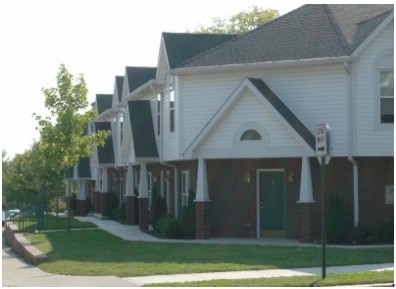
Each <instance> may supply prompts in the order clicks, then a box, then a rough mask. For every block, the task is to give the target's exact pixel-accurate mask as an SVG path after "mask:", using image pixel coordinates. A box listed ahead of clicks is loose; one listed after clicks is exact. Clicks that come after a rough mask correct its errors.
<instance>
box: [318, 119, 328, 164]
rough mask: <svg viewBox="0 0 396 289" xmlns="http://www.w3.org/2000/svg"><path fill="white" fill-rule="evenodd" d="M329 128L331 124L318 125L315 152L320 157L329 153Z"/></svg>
mask: <svg viewBox="0 0 396 289" xmlns="http://www.w3.org/2000/svg"><path fill="white" fill-rule="evenodd" d="M328 130H329V126H328V125H327V124H326V123H325V124H319V125H317V126H316V135H315V140H316V141H315V152H316V156H318V157H323V156H327V155H329V142H328Z"/></svg>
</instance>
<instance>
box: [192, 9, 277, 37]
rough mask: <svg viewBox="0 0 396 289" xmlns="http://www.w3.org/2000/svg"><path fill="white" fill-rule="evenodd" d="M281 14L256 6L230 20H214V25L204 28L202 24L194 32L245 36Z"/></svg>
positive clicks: (233, 16)
mask: <svg viewBox="0 0 396 289" xmlns="http://www.w3.org/2000/svg"><path fill="white" fill-rule="evenodd" d="M278 16H279V12H278V11H277V10H274V9H270V8H269V9H263V8H260V7H257V6H255V5H253V6H251V7H250V8H249V9H248V10H243V11H241V12H239V13H236V14H234V15H232V16H231V17H229V18H225V19H224V18H219V17H218V18H213V19H212V22H213V25H211V26H208V27H204V26H203V25H202V24H200V25H199V26H198V28H196V29H195V30H194V33H216V34H243V33H246V32H249V31H251V30H253V29H255V28H257V27H259V26H261V25H264V24H265V23H267V22H269V21H271V20H274V19H275V18H277V17H278Z"/></svg>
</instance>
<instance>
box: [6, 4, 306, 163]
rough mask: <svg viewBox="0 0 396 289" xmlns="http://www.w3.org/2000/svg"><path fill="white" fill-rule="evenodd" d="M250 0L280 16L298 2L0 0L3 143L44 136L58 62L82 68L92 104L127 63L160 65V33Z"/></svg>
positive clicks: (14, 145)
mask: <svg viewBox="0 0 396 289" xmlns="http://www.w3.org/2000/svg"><path fill="white" fill-rule="evenodd" d="M252 5H256V6H259V7H262V8H272V9H276V10H278V11H279V13H280V14H281V15H283V14H285V13H287V12H289V11H291V10H294V9H296V8H298V7H299V6H301V5H303V2H299V1H293V2H292V1H289V2H286V1H284V2H282V1H263V0H237V1H230V0H228V1H226V0H200V1H187V0H166V1H163V0H162V1H161V0H144V1H136V0H34V1H32V0H3V1H0V59H1V64H0V91H1V148H2V150H6V151H7V155H8V156H9V157H10V158H12V157H13V156H14V155H15V154H17V153H23V152H24V151H25V150H27V149H29V148H30V147H31V145H32V143H33V141H34V140H38V139H39V133H38V131H36V129H35V127H36V125H37V123H36V121H35V120H34V118H33V117H32V114H33V113H34V112H36V113H38V114H45V108H44V95H43V93H42V88H49V87H55V86H56V81H55V80H56V75H57V73H58V70H59V66H60V64H65V65H66V68H67V69H68V70H69V72H71V73H72V74H73V75H74V76H78V75H79V74H80V73H82V74H84V78H85V81H86V82H87V87H88V90H89V94H88V98H89V101H90V102H93V101H94V99H95V95H96V94H100V93H109V94H112V93H113V90H114V81H115V76H116V75H124V69H125V67H126V66H156V65H157V61H158V54H159V46H160V39H161V33H162V32H187V30H189V31H192V30H194V28H196V27H197V26H198V25H199V24H202V25H204V26H207V25H210V24H211V20H212V19H213V18H215V17H222V18H226V17H228V16H231V15H233V14H235V13H237V12H240V11H242V10H247V9H248V8H249V7H251V6H252Z"/></svg>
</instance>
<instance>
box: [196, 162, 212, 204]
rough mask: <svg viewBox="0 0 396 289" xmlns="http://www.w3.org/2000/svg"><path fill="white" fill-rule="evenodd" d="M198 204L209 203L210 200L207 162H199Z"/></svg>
mask: <svg viewBox="0 0 396 289" xmlns="http://www.w3.org/2000/svg"><path fill="white" fill-rule="evenodd" d="M195 201H196V202H207V201H210V200H209V190H208V178H207V175H206V161H205V160H204V159H199V160H198V176H197V193H196V196H195Z"/></svg>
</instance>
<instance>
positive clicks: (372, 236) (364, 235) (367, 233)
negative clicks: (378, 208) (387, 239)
mask: <svg viewBox="0 0 396 289" xmlns="http://www.w3.org/2000/svg"><path fill="white" fill-rule="evenodd" d="M353 238H354V240H355V241H356V243H358V244H364V245H368V244H374V243H376V242H377V240H378V237H377V233H376V231H375V230H374V228H373V227H371V226H370V225H366V224H358V226H357V227H356V228H355V229H354V230H353Z"/></svg>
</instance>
